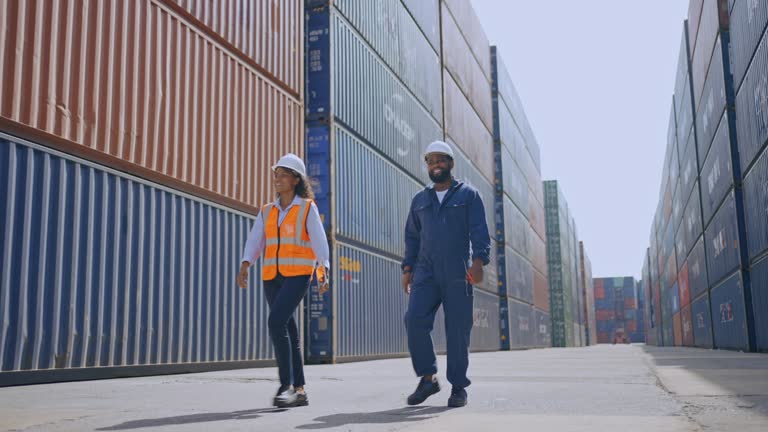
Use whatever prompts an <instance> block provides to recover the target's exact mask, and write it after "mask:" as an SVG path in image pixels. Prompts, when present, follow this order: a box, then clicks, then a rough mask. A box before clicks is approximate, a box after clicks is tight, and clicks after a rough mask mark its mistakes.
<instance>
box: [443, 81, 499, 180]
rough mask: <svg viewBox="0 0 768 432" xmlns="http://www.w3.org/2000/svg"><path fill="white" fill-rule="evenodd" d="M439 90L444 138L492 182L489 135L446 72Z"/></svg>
mask: <svg viewBox="0 0 768 432" xmlns="http://www.w3.org/2000/svg"><path fill="white" fill-rule="evenodd" d="M443 87H444V97H445V99H444V101H445V102H444V103H445V105H444V107H445V134H446V135H447V136H448V137H450V138H451V139H452V141H453V142H455V143H456V144H457V145H458V146H459V147H460V148H461V149H462V151H464V153H465V154H466V155H467V156H469V159H470V160H472V162H473V163H474V165H475V166H476V167H477V168H478V169H479V170H480V172H481V173H483V174H484V175H485V177H486V178H487V179H488V180H489V181H493V173H494V155H493V135H492V134H491V132H489V130H488V129H486V127H485V125H484V124H483V122H482V121H481V119H480V117H479V116H478V115H477V113H476V112H475V110H474V109H473V108H472V106H471V105H470V103H469V101H468V100H467V98H466V97H465V96H464V94H463V93H462V92H461V90H460V89H459V87H458V85H457V84H456V82H455V81H454V79H453V78H452V77H451V75H450V74H449V73H448V72H444V73H443ZM488 91H489V92H490V86H489V87H488Z"/></svg>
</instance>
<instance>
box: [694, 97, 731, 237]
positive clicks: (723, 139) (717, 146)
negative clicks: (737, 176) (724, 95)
mask: <svg viewBox="0 0 768 432" xmlns="http://www.w3.org/2000/svg"><path fill="white" fill-rule="evenodd" d="M701 184H702V186H703V187H702V190H701V196H702V202H701V208H702V212H703V213H704V226H708V225H709V222H710V221H711V220H712V217H713V216H714V215H715V211H716V210H717V209H718V208H719V207H720V204H721V203H722V202H723V200H724V199H725V197H726V196H727V195H728V192H729V191H730V190H731V188H732V187H733V165H732V163H731V139H730V128H729V127H728V112H725V113H723V116H722V118H721V119H720V127H719V128H718V129H717V134H715V138H714V142H713V143H712V149H711V151H710V152H709V155H708V156H707V159H706V162H704V166H703V167H702V168H701Z"/></svg>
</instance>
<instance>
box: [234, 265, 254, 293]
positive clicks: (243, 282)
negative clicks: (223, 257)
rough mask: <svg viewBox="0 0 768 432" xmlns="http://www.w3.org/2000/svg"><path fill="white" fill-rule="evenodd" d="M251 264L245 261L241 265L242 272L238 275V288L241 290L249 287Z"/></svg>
mask: <svg viewBox="0 0 768 432" xmlns="http://www.w3.org/2000/svg"><path fill="white" fill-rule="evenodd" d="M250 266H251V264H250V263H248V261H243V263H242V264H240V271H239V272H238V273H237V286H239V287H240V288H246V287H247V286H248V267H250Z"/></svg>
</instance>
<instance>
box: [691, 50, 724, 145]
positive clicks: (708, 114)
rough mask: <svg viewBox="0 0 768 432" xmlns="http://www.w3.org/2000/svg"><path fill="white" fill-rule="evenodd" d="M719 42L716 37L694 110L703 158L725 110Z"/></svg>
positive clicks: (698, 140)
mask: <svg viewBox="0 0 768 432" xmlns="http://www.w3.org/2000/svg"><path fill="white" fill-rule="evenodd" d="M720 43H721V42H720V38H719V37H718V38H717V43H716V45H715V50H714V53H713V54H712V63H711V64H710V65H709V73H707V80H706V83H705V85H704V93H703V94H702V98H703V99H702V100H701V102H700V103H699V104H698V109H697V111H696V134H697V136H696V142H697V143H698V146H699V157H700V158H701V159H703V160H706V159H707V154H708V152H709V148H710V146H711V145H712V139H713V138H714V136H715V131H716V130H717V128H718V125H719V124H720V119H721V118H722V116H723V112H724V111H725V103H726V101H725V75H724V72H723V52H722V49H721V46H720Z"/></svg>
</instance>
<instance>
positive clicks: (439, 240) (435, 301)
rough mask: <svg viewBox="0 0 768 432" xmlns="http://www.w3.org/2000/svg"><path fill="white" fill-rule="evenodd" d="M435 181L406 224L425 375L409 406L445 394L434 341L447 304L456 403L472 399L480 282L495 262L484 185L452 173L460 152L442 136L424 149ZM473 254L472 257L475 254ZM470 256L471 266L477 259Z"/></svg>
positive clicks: (412, 335) (419, 369)
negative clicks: (434, 328) (469, 372)
mask: <svg viewBox="0 0 768 432" xmlns="http://www.w3.org/2000/svg"><path fill="white" fill-rule="evenodd" d="M424 161H425V163H426V164H427V169H428V171H429V178H430V179H431V180H432V182H433V184H431V185H429V186H427V187H426V188H424V189H423V190H421V191H419V192H418V193H417V194H416V196H414V197H413V200H412V202H411V208H410V211H409V213H408V220H407V222H406V226H405V259H404V260H403V263H402V271H403V276H402V285H403V289H404V290H405V292H406V294H410V297H409V299H408V310H407V312H406V314H405V327H406V331H407V334H408V350H409V351H410V353H411V362H412V364H413V369H414V372H416V375H417V376H418V377H420V378H419V384H418V386H417V387H416V390H415V391H414V392H413V393H412V394H411V395H410V396H408V401H407V402H408V405H418V404H420V403H422V402H424V401H425V400H426V399H427V398H428V397H429V396H431V395H433V394H435V393H437V392H439V391H440V384H439V383H438V380H437V376H436V375H437V359H436V357H435V350H434V347H433V345H432V337H431V332H432V326H433V324H434V321H435V313H436V312H437V308H438V307H439V306H440V304H441V303H442V305H443V311H444V313H445V332H446V339H447V345H448V371H447V378H448V381H449V382H450V383H451V384H452V386H453V388H452V390H451V396H450V398H449V399H448V406H449V407H462V406H464V405H466V404H467V392H466V390H465V389H466V387H468V386H469V385H470V384H471V382H470V380H469V379H468V378H467V367H468V366H469V338H470V332H471V330H472V324H473V315H472V313H473V288H472V285H473V284H479V283H480V282H482V280H483V266H484V265H487V264H488V262H489V260H490V259H489V253H490V243H491V239H490V235H489V234H488V225H487V223H486V220H485V208H484V207H483V201H482V198H481V197H480V194H479V192H478V191H477V189H475V188H473V187H472V186H470V185H468V184H466V183H464V182H461V181H458V180H456V179H454V178H453V176H452V175H451V170H452V169H453V166H454V161H453V150H452V149H451V147H450V146H449V145H448V144H447V143H445V142H442V141H435V142H433V143H431V144H430V145H429V146H428V147H427V149H426V151H425V154H424ZM470 253H471V257H470ZM470 258H471V263H470Z"/></svg>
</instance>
